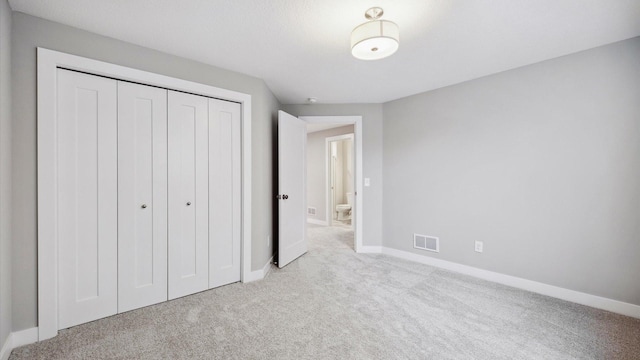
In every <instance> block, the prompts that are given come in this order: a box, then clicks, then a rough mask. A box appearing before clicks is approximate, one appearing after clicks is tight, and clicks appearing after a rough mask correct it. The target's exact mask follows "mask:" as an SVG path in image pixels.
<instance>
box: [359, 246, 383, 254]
mask: <svg viewBox="0 0 640 360" xmlns="http://www.w3.org/2000/svg"><path fill="white" fill-rule="evenodd" d="M381 252H382V246H361V247H360V248H358V253H360V254H380V253H381Z"/></svg>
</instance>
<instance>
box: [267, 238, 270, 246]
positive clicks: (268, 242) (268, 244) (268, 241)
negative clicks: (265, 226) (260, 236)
mask: <svg viewBox="0 0 640 360" xmlns="http://www.w3.org/2000/svg"><path fill="white" fill-rule="evenodd" d="M267 247H271V235H267Z"/></svg>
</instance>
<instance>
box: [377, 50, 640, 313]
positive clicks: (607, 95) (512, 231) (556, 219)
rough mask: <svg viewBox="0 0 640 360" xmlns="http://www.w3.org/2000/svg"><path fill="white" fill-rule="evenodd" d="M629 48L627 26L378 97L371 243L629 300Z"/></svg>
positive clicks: (638, 242)
mask: <svg viewBox="0 0 640 360" xmlns="http://www.w3.org/2000/svg"><path fill="white" fill-rule="evenodd" d="M639 59H640V38H634V39H631V40H627V41H624V42H619V43H615V44H611V45H608V46H604V47H599V48H595V49H592V50H588V51H584V52H581V53H577V54H573V55H569V56H564V57H561V58H557V59H554V60H549V61H545V62H542V63H538V64H534V65H531V66H527V67H523V68H519V69H516V70H512V71H507V72H503V73H500V74H497V75H493V76H488V77H485V78H481V79H478V80H474V81H470V82H466V83H462V84H459V85H455V86H450V87H447V88H443V89H440V90H436V91H431V92H427V93H423V94H419V95H415V96H412V97H408V98H404V99H400V100H397V101H392V102H389V103H386V104H384V174H385V178H384V194H385V196H384V213H383V219H384V246H388V247H392V248H395V249H400V250H404V251H410V252H414V253H418V254H421V255H425V256H433V257H437V258H440V259H444V260H448V261H453V262H456V263H461V264H465V265H470V266H474V267H478V268H482V269H487V270H491V271H496V272H499V273H503V274H509V275H513V276H517V277H522V278H525V279H531V280H535V281H539V282H542V283H546V284H552V285H556V286H560V287H563V288H567V289H572V290H577V291H581V292H585V293H589V294H594V295H599V296H604V297H607V298H611V299H616V300H620V301H624V302H628V303H632V304H638V305H640V281H638V274H640V261H638V255H640V215H639V214H640V182H639V181H638V180H639V179H640V61H639ZM414 232H417V233H422V234H426V235H434V236H439V237H440V241H441V243H440V248H441V252H440V253H439V254H432V253H428V252H421V251H419V250H414V249H413V248H412V234H413V233H414ZM475 240H482V241H484V253H482V254H480V253H476V252H474V241H475Z"/></svg>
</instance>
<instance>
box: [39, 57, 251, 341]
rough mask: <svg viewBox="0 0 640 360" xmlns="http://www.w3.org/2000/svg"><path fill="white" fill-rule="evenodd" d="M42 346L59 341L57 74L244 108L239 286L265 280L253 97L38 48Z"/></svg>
mask: <svg viewBox="0 0 640 360" xmlns="http://www.w3.org/2000/svg"><path fill="white" fill-rule="evenodd" d="M37 51H38V52H37V56H38V58H37V61H38V69H37V74H38V79H37V83H38V84H37V85H38V88H37V89H38V90H37V91H38V94H37V98H38V105H37V110H38V123H37V136H38V139H37V144H38V155H37V156H38V340H39V341H42V340H46V339H49V338H52V337H54V336H56V335H58V255H57V254H58V238H57V230H58V229H57V225H56V224H57V211H58V210H57V209H58V204H57V195H56V194H57V186H58V184H57V180H56V179H57V169H58V164H57V153H56V152H57V150H56V149H57V148H58V144H57V136H56V133H57V128H58V126H57V111H56V108H57V99H58V96H57V69H58V68H64V69H68V70H75V71H80V72H85V73H89V74H93V75H98V76H105V77H109V78H114V79H117V80H123V81H131V82H135V83H140V84H145V85H151V86H157V87H162V88H166V89H171V90H177V91H183V92H188V93H192V94H197V95H203V96H206V97H212V98H217V99H222V100H228V101H233V102H237V103H239V104H240V105H241V108H242V116H241V126H242V135H241V138H242V140H241V142H242V145H241V148H242V155H241V162H242V179H241V180H242V185H241V188H242V226H241V228H242V236H241V238H242V241H241V242H242V251H241V262H242V266H241V269H242V271H241V280H242V282H249V281H254V280H259V279H261V278H262V277H263V272H262V270H257V271H253V272H252V271H251V95H249V94H244V93H240V92H236V91H231V90H226V89H221V88H217V87H214V86H210V85H205V84H200V83H196V82H192V81H186V80H181V79H176V78H172V77H169V76H165V75H160V74H155V73H151V72H147V71H142V70H136V69H132V68H128V67H124V66H120V65H115V64H110V63H107V62H103V61H98V60H93V59H89V58H84V57H80V56H76V55H70V54H66V53H62V52H58V51H53V50H49V49H45V48H40V47H39V48H38V50H37Z"/></svg>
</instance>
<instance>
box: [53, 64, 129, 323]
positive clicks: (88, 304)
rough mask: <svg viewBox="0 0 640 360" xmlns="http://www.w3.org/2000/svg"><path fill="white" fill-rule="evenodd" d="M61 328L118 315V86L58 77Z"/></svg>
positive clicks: (105, 81)
mask: <svg viewBox="0 0 640 360" xmlns="http://www.w3.org/2000/svg"><path fill="white" fill-rule="evenodd" d="M57 86H58V100H57V101H58V129H57V130H58V131H57V136H58V149H57V154H56V156H57V159H58V169H57V174H58V175H57V176H58V194H57V196H58V219H57V223H58V241H59V244H58V246H59V254H58V259H59V268H58V270H59V275H58V282H59V283H58V301H59V303H58V311H59V313H58V317H59V323H58V324H59V328H61V329H63V328H67V327H70V326H74V325H78V324H81V323H85V322H88V321H92V320H95V319H99V318H102V317H106V316H109V315H113V314H115V313H116V312H117V306H118V299H117V294H118V293H117V290H118V289H117V275H116V274H117V244H118V243H117V241H118V239H117V235H118V234H117V228H118V218H117V195H118V187H117V185H118V182H117V170H118V164H117V155H118V153H117V97H116V95H117V89H116V81H115V80H111V79H105V78H101V77H97V76H91V75H86V74H81V73H77V72H73V71H68V70H58V84H57Z"/></svg>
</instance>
